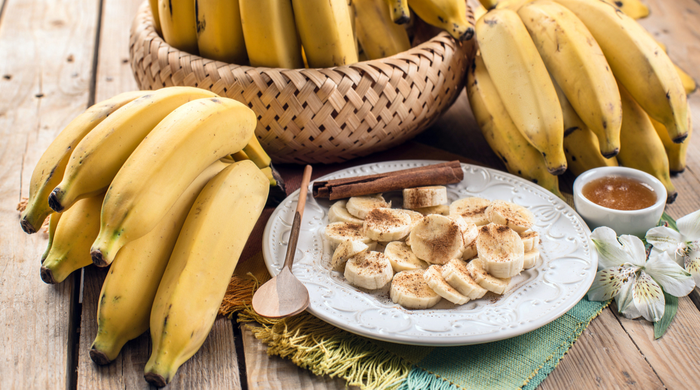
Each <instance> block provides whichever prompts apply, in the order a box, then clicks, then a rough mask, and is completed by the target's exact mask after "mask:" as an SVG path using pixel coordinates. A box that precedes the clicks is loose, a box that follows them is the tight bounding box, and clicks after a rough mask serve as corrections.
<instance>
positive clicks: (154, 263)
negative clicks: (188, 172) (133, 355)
mask: <svg viewBox="0 0 700 390" xmlns="http://www.w3.org/2000/svg"><path fill="white" fill-rule="evenodd" d="M228 165H229V164H225V163H222V162H220V161H217V162H215V163H214V164H212V165H210V166H209V167H207V168H206V169H205V170H204V171H203V172H202V173H201V174H200V175H199V176H197V178H196V179H195V180H194V181H193V182H192V183H191V184H190V185H189V187H187V189H186V190H185V191H184V192H183V193H182V195H180V198H178V200H177V201H176V202H175V204H174V205H173V207H172V208H171V209H170V211H168V214H167V215H166V216H165V217H163V219H162V220H161V221H160V222H159V223H158V225H157V226H156V227H155V228H153V230H151V231H150V232H149V233H148V234H146V235H145V236H143V237H141V238H139V239H137V240H134V241H132V242H130V243H128V244H127V245H125V246H124V248H122V249H121V250H120V251H119V253H118V254H117V257H116V258H115V259H114V264H112V267H111V269H110V270H109V273H108V274H107V278H105V281H104V283H103V284H102V291H101V292H100V299H99V301H98V305H97V335H96V336H95V340H94V341H93V342H92V346H91V347H90V358H91V359H92V360H93V361H94V362H95V363H97V364H100V365H104V364H108V363H110V362H111V361H112V360H114V359H115V358H116V357H117V355H119V352H120V351H121V349H122V347H123V346H124V344H125V343H126V342H127V341H129V340H132V339H135V338H136V337H138V336H140V335H141V334H142V333H144V332H145V331H147V330H148V326H149V317H150V315H151V306H152V305H153V298H154V297H155V295H156V290H158V284H159V283H160V279H161V277H162V276H163V272H164V271H165V267H166V266H167V265H168V260H169V259H170V254H171V253H172V251H173V247H174V246H175V242H176V241H177V237H178V235H179V234H180V230H181V229H182V225H183V224H184V223H185V218H186V217H187V213H188V212H189V211H190V208H191V207H192V204H193V203H194V201H195V199H196V198H197V195H199V193H200V192H201V191H202V189H203V188H204V186H205V185H206V184H207V183H208V182H209V180H211V178H213V177H214V176H216V175H217V174H218V173H219V172H221V171H222V170H223V169H224V168H226V167H227V166H228ZM96 235H97V234H95V236H96ZM90 262H92V260H90Z"/></svg>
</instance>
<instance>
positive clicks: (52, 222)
mask: <svg viewBox="0 0 700 390" xmlns="http://www.w3.org/2000/svg"><path fill="white" fill-rule="evenodd" d="M270 174H272V173H270ZM61 215H62V213H51V215H49V242H48V243H47V244H46V250H45V251H44V253H43V254H42V255H41V264H44V260H46V256H48V255H49V251H50V250H51V246H52V245H53V238H54V236H55V235H56V227H57V226H58V220H59V219H61Z"/></svg>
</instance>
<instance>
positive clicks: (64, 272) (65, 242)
mask: <svg viewBox="0 0 700 390" xmlns="http://www.w3.org/2000/svg"><path fill="white" fill-rule="evenodd" d="M102 199H103V196H102V195H99V196H94V197H92V198H87V199H82V200H80V201H78V202H77V203H76V204H75V207H71V208H70V209H69V210H66V211H65V212H64V213H62V215H61V218H60V220H59V221H58V225H57V226H56V233H55V235H54V238H53V242H52V244H51V249H49V253H47V255H46V259H44V262H43V263H42V264H41V280H43V281H44V282H45V283H50V284H55V283H61V282H63V281H64V280H65V279H66V278H67V277H68V275H70V274H71V273H72V272H73V271H75V270H78V269H80V268H83V267H85V266H87V265H90V264H92V259H91V258H90V244H92V242H93V241H94V240H95V237H97V233H98V232H99V231H100V208H101V207H102Z"/></svg>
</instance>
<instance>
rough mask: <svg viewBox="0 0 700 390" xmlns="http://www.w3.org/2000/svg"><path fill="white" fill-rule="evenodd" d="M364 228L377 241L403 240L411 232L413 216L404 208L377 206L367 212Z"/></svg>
mask: <svg viewBox="0 0 700 390" xmlns="http://www.w3.org/2000/svg"><path fill="white" fill-rule="evenodd" d="M362 228H363V229H364V233H365V236H367V237H369V238H371V239H372V240H375V241H381V242H389V241H396V240H401V239H403V238H404V237H406V236H407V235H408V233H410V229H411V217H410V216H409V215H408V214H406V213H404V212H403V210H397V209H388V208H383V207H382V208H377V209H374V210H372V211H370V212H369V213H367V215H366V216H365V220H364V223H363V225H362Z"/></svg>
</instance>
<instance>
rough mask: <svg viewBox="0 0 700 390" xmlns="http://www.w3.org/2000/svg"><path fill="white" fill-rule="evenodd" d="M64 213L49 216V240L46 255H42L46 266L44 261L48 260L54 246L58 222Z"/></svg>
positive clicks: (42, 260)
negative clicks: (47, 257)
mask: <svg viewBox="0 0 700 390" xmlns="http://www.w3.org/2000/svg"><path fill="white" fill-rule="evenodd" d="M61 215H63V214H62V213H51V215H49V240H48V243H47V244H46V250H44V253H43V254H42V255H41V263H42V264H44V260H46V256H48V255H49V251H50V250H51V246H52V245H53V238H54V236H55V235H56V227H57V226H58V221H59V220H60V219H61Z"/></svg>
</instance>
